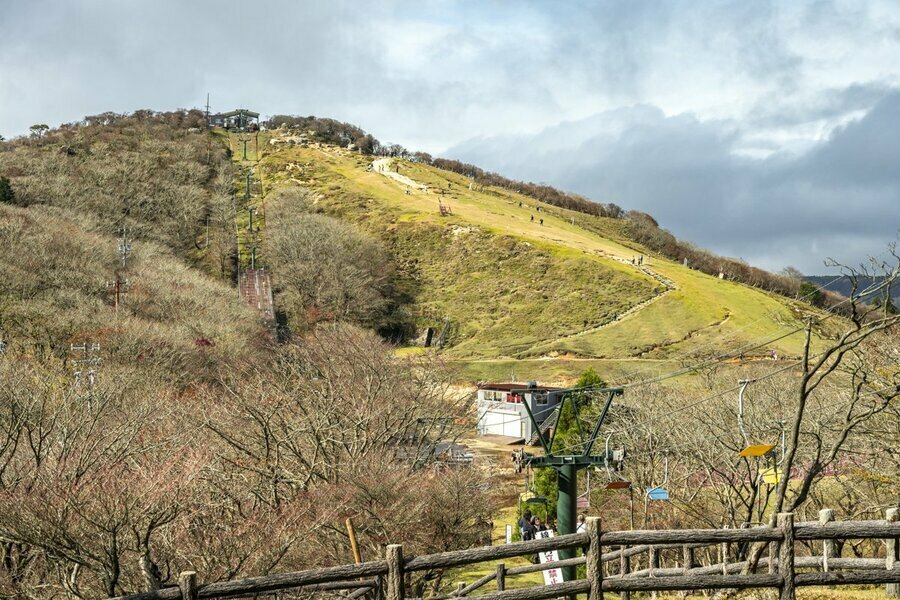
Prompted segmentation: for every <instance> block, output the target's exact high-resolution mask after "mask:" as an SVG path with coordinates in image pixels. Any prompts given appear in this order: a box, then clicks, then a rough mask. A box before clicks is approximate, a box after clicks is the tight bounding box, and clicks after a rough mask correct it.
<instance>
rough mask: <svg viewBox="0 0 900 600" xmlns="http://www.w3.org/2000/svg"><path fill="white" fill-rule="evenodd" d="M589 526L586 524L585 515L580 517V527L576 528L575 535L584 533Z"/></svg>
mask: <svg viewBox="0 0 900 600" xmlns="http://www.w3.org/2000/svg"><path fill="white" fill-rule="evenodd" d="M586 527H587V525H585V524H584V515H583V514H581V515H578V526H577V527H575V533H583V532H584V530H585V528H586Z"/></svg>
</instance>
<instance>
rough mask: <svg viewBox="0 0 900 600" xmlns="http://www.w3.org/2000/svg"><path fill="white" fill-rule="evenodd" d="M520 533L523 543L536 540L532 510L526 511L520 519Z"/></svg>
mask: <svg viewBox="0 0 900 600" xmlns="http://www.w3.org/2000/svg"><path fill="white" fill-rule="evenodd" d="M519 533H520V534H521V537H522V541H523V542H527V541H528V540H533V539H534V525H532V524H531V511H530V510H526V511H525V512H524V513H522V516H521V517H520V518H519Z"/></svg>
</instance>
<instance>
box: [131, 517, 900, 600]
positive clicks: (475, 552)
mask: <svg viewBox="0 0 900 600" xmlns="http://www.w3.org/2000/svg"><path fill="white" fill-rule="evenodd" d="M886 516H887V519H885V520H883V521H845V522H834V521H832V520H831V519H829V518H822V519H820V521H817V522H810V523H794V520H793V514H791V513H783V514H779V515H778V526H777V527H775V528H770V527H755V528H751V529H685V530H644V531H607V532H602V531H601V530H600V521H599V519H596V518H590V519H588V521H587V523H586V531H585V532H583V533H576V534H571V535H562V536H558V537H554V538H544V539H540V540H531V541H526V542H517V543H513V544H506V545H503V546H489V547H484V548H472V549H468V550H458V551H453V552H442V553H439V554H430V555H425V556H414V557H409V558H406V557H404V556H403V548H402V546H400V545H389V546H388V547H387V549H386V553H385V559H384V560H377V561H371V562H365V563H361V564H355V565H341V566H336V567H327V568H322V569H309V570H306V571H297V572H292V573H280V574H276V575H266V576H261V577H251V578H247V579H238V580H233V581H219V582H215V583H209V584H205V585H201V584H198V583H197V576H196V573H193V572H185V573H182V574H181V576H180V578H179V585H178V587H169V588H164V589H160V590H154V591H149V592H143V593H140V594H135V595H131V596H122V597H120V598H119V599H117V600H179V599H180V600H199V599H201V598H229V597H237V596H251V595H252V596H256V595H259V594H267V593H273V592H276V591H283V590H290V591H292V592H300V593H304V594H307V595H308V594H312V593H316V592H331V593H333V594H339V593H342V592H344V591H346V592H349V594H346V595H344V597H345V598H347V599H348V600H354V599H358V598H361V597H363V596H365V595H369V596H370V597H371V596H372V594H374V597H375V598H377V599H379V600H405V598H406V583H405V580H406V577H405V576H406V574H408V573H411V572H415V571H425V570H429V571H433V570H441V569H447V568H453V567H459V566H464V565H471V564H474V563H479V562H485V561H501V560H504V559H507V558H513V557H517V556H531V555H534V554H538V553H540V552H546V551H549V550H561V549H569V548H580V549H581V550H582V552H583V555H582V556H579V557H577V558H571V559H566V560H560V561H555V562H548V563H543V564H535V565H525V566H518V567H511V568H507V567H506V566H505V564H503V563H501V564H498V565H497V567H496V571H495V572H492V573H489V574H487V575H484V576H483V577H481V578H479V579H478V580H476V581H474V582H472V583H470V584H468V585H466V584H463V583H460V584H459V585H458V587H457V589H456V591H455V592H453V593H451V594H449V595H445V596H432V597H430V598H429V599H428V600H448V599H450V598H461V597H464V596H466V595H468V594H470V593H471V592H473V591H475V590H477V589H479V588H482V587H483V586H485V585H486V584H488V583H490V582H492V581H493V582H496V587H497V591H496V592H493V593H488V594H481V595H479V596H478V598H479V600H542V599H545V598H557V597H560V596H565V595H571V594H583V593H586V594H587V595H588V600H602V598H603V594H604V593H605V592H619V593H621V594H622V595H623V597H627V595H628V594H629V593H631V592H647V591H652V592H661V591H674V590H681V591H690V590H710V589H724V588H734V589H746V588H777V589H778V590H779V597H780V600H793V599H794V597H795V589H796V588H797V587H801V586H811V585H851V584H889V587H888V588H887V589H888V593H889V594H891V593H893V590H895V589H897V588H898V586H897V584H900V560H898V556H897V552H898V547H900V544H898V543H897V540H898V538H900V521H898V519H897V509H890V510H889V511H888V513H887V515H886ZM855 538H861V539H883V540H886V546H887V556H886V558H885V559H878V558H868V559H866V558H841V557H838V556H834V552H835V551H834V548H835V544H834V543H833V542H834V541H836V540H844V539H855ZM798 540H804V541H805V540H823V541H824V544H823V555H822V556H821V557H819V556H797V553H796V548H795V542H796V541H798ZM760 542H762V543H767V544H768V546H769V556H768V557H763V558H762V559H760V561H759V562H758V564H757V565H756V567H758V568H764V569H767V570H768V572H767V573H755V572H754V573H744V571H745V570H747V567H748V565H747V562H746V561H738V562H733V563H728V562H727V554H725V553H723V556H722V557H723V562H722V563H719V564H713V565H708V566H697V565H696V564H695V561H694V549H696V548H700V547H703V546H710V545H718V544H725V543H747V544H749V543H760ZM616 546H617V547H618V548H617V549H616V550H614V551H612V552H606V553H604V552H602V549H603V548H604V547H607V548H609V547H616ZM676 549H680V550H681V556H682V557H683V559H682V564H681V566H680V567H674V568H673V567H668V568H660V567H659V563H658V559H659V556H660V551H662V550H676ZM643 552H647V553H648V554H649V557H648V558H649V560H648V562H649V567H648V568H646V569H639V570H637V571H633V572H629V571H628V563H629V560H630V558H629V557H632V556H636V555H639V554H641V553H643ZM617 562H618V565H619V572H618V573H611V572H610V573H606V574H604V565H605V564H606V565H607V567H606V570H607V571H612V570H613V567H614V566H615V564H616V563H617ZM582 564H584V565H586V573H587V575H586V579H583V580H576V581H566V582H564V583H559V584H554V585H542V586H533V587H529V588H521V589H514V590H507V589H505V588H506V577H508V576H515V575H519V574H524V573H532V572H536V571H542V570H546V569H551V568H557V567H563V566H576V565H582ZM798 568H803V569H809V568H813V569H818V568H821V569H822V570H821V571H814V572H803V573H797V572H796V569H798Z"/></svg>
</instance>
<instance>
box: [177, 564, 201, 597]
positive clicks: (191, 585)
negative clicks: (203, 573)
mask: <svg viewBox="0 0 900 600" xmlns="http://www.w3.org/2000/svg"><path fill="white" fill-rule="evenodd" d="M178 589H180V590H181V600H197V572H196V571H182V572H181V574H180V575H178Z"/></svg>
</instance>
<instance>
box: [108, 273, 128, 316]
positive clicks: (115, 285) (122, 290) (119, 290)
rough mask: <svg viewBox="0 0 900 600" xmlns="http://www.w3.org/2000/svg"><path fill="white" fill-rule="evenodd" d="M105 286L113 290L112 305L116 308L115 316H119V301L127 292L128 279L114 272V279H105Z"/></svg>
mask: <svg viewBox="0 0 900 600" xmlns="http://www.w3.org/2000/svg"><path fill="white" fill-rule="evenodd" d="M106 287H107V288H112V292H113V307H114V308H115V310H116V318H117V319H118V318H119V303H120V302H121V301H122V296H123V295H124V294H127V293H128V280H127V279H122V277H121V276H120V275H119V274H118V273H116V279H115V281H107V282H106Z"/></svg>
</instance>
